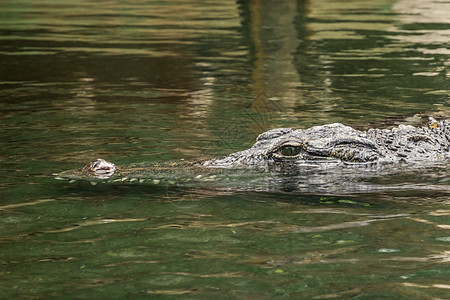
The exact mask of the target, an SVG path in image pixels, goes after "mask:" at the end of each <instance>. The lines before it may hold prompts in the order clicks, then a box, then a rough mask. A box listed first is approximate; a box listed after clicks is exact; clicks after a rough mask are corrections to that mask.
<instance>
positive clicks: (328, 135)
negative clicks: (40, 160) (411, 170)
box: [59, 118, 450, 180]
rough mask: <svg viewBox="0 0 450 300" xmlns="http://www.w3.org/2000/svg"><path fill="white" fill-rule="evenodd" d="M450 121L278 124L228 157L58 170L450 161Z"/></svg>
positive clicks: (155, 174) (284, 168)
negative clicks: (373, 125) (388, 125)
mask: <svg viewBox="0 0 450 300" xmlns="http://www.w3.org/2000/svg"><path fill="white" fill-rule="evenodd" d="M449 149H450V121H448V120H446V121H441V122H437V121H436V120H434V119H431V118H430V124H429V125H428V127H421V128H416V127H413V126H403V125H400V126H399V127H396V128H393V129H369V130H368V131H359V130H355V129H353V128H351V127H349V126H345V125H342V124H340V123H334V124H329V125H323V126H315V127H311V128H309V129H305V130H302V129H298V130H294V129H291V128H277V129H272V130H269V131H267V132H264V133H262V134H261V135H259V136H258V138H257V139H256V143H255V144H254V145H253V146H252V147H251V148H249V149H247V150H244V151H241V152H236V153H232V154H230V155H228V156H226V157H224V158H220V159H212V160H204V161H194V162H185V161H179V162H167V163H142V164H132V165H124V166H117V167H116V166H115V165H114V164H113V163H110V162H108V161H105V160H103V159H97V160H94V161H92V162H91V163H89V164H88V165H86V166H85V167H84V168H83V169H81V170H71V171H65V172H62V173H60V174H59V177H60V178H63V179H86V180H92V179H108V178H119V180H120V178H126V177H130V176H131V177H133V178H136V180H139V178H161V177H165V176H172V177H176V175H177V174H181V173H182V174H184V175H186V174H187V175H189V176H202V174H203V175H207V176H215V175H214V174H217V173H220V171H218V170H236V169H252V170H259V171H261V170H262V171H273V170H276V171H281V172H283V173H286V172H289V171H290V170H293V169H295V168H297V169H298V168H302V167H309V166H311V165H317V166H323V167H324V168H328V167H330V166H332V167H336V166H342V167H345V166H348V165H351V166H352V167H358V166H361V167H367V166H368V165H376V166H377V167H384V166H386V165H397V164H413V165H417V164H419V165H420V164H424V165H426V164H428V163H430V162H434V163H439V162H442V163H448V162H449V161H450V151H449Z"/></svg>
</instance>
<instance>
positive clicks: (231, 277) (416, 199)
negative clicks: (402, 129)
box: [0, 0, 450, 299]
mask: <svg viewBox="0 0 450 300" xmlns="http://www.w3.org/2000/svg"><path fill="white" fill-rule="evenodd" d="M449 11H450V4H448V3H446V2H445V1H437V0H427V1H409V0H408V1H407V0H399V1H394V0H383V1H378V0H377V1H375V0H372V1H358V0H356V1H344V2H343V1H325V0H316V1H283V2H282V3H280V2H279V1H270V0H259V1H258V0H255V1H244V0H242V1H241V0H238V1H215V0H210V1H184V0H175V1H119V2H117V1H87V0H84V1H70V0H64V1H55V0H45V1H38V2H36V1H29V0H14V1H12V0H4V1H2V2H1V3H0V99H1V100H0V112H1V113H0V149H1V150H0V153H1V155H0V164H1V168H0V199H1V203H0V228H1V230H0V235H1V237H0V241H1V244H0V248H1V250H0V263H1V265H2V268H1V269H0V275H1V280H0V294H1V295H2V297H4V298H5V299H12V298H69V299H72V298H75V299H80V298H118V299H119V298H125V297H131V298H137V299H140V298H142V299H146V298H183V299H184V298H190V299H211V298H213V297H217V298H226V299H271V298H276V299H279V298H293V299H311V298H317V299H332V298H355V299H446V298H449V297H450V285H449V284H448V278H449V276H450V268H449V264H448V263H449V249H450V248H449V247H450V244H449V243H450V232H449V228H450V218H449V214H450V210H449V195H450V188H449V181H448V178H449V175H448V170H447V169H448V168H447V167H446V166H442V167H441V168H437V170H422V171H418V172H409V173H404V174H402V173H400V174H398V175H396V176H387V177H383V176H381V177H379V178H376V179H375V180H374V182H373V184H374V185H376V186H377V187H380V188H378V189H374V190H370V191H367V192H362V191H360V192H358V193H346V192H339V191H332V192H331V191H327V190H320V189H319V190H317V189H308V185H306V188H305V189H303V190H302V191H294V192H273V191H270V190H264V189H257V190H238V189H233V188H229V189H213V188H207V187H206V188H205V187H202V186H197V187H196V186H193V187H189V188H184V187H183V186H180V185H177V184H174V185H170V184H166V185H156V186H149V185H134V186H130V185H102V186H100V185H97V186H90V185H83V184H81V185H80V184H66V183H61V182H59V181H56V180H54V179H53V176H52V174H53V173H56V172H60V171H62V170H66V169H72V168H77V167H81V166H82V165H84V164H85V163H87V162H88V161H90V160H91V159H93V158H97V157H102V158H105V159H108V160H110V161H113V162H115V163H118V164H123V163H130V162H142V161H159V160H162V161H166V160H172V159H199V158H207V157H214V156H220V155H225V154H228V153H231V152H233V151H238V150H242V149H245V148H247V147H249V146H250V145H251V144H253V141H254V139H255V137H256V136H257V135H258V134H259V133H261V132H263V131H265V130H268V129H271V128H275V127H300V128H303V127H308V126H312V125H321V124H324V123H331V122H342V123H345V124H348V125H352V126H355V127H357V128H362V129H364V128H369V127H373V126H375V127H390V126H396V125H399V124H412V125H423V124H424V121H425V118H426V117H427V116H428V115H432V116H434V117H436V118H448V117H449V110H448V107H449V105H450V100H449V99H450V98H449V96H450V90H449V86H450V81H449V80H450V79H449V78H450V71H449V66H450V56H449V55H450V51H449V48H448V40H449V38H450V33H449V32H450V23H449V22H450V21H449V18H448V12H449ZM324 180H325V182H324V184H326V179H324ZM383 187H387V188H383Z"/></svg>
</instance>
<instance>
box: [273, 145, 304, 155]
mask: <svg viewBox="0 0 450 300" xmlns="http://www.w3.org/2000/svg"><path fill="white" fill-rule="evenodd" d="M300 151H301V148H300V147H299V146H290V145H286V146H282V147H280V149H278V153H279V154H281V155H282V156H297V155H298V154H300Z"/></svg>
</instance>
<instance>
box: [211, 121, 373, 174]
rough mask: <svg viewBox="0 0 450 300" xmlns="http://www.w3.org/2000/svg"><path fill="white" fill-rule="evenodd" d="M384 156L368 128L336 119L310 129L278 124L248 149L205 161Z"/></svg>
mask: <svg viewBox="0 0 450 300" xmlns="http://www.w3.org/2000/svg"><path fill="white" fill-rule="evenodd" d="M379 157H380V153H379V151H378V148H377V145H376V144H375V143H374V142H373V141H372V140H370V139H369V138H368V137H367V134H366V132H362V131H358V130H355V129H353V128H351V127H348V126H345V125H342V124H339V123H335V124H329V125H323V126H316V127H311V128H309V129H306V130H301V129H298V130H293V129H291V128H278V129H273V130H269V131H267V132H264V133H262V134H261V135H259V136H258V138H257V139H256V143H255V144H254V145H253V146H252V147H251V148H250V149H247V150H244V151H241V152H237V153H233V154H230V155H229V156H227V157H225V158H222V159H213V160H209V161H206V162H204V163H203V166H205V167H218V168H229V167H240V166H243V167H247V166H252V165H262V164H261V163H262V162H268V163H273V164H277V163H279V164H284V165H286V164H290V165H295V164H305V163H306V164H310V163H349V164H361V163H372V162H376V161H377V160H378V159H379Z"/></svg>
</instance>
